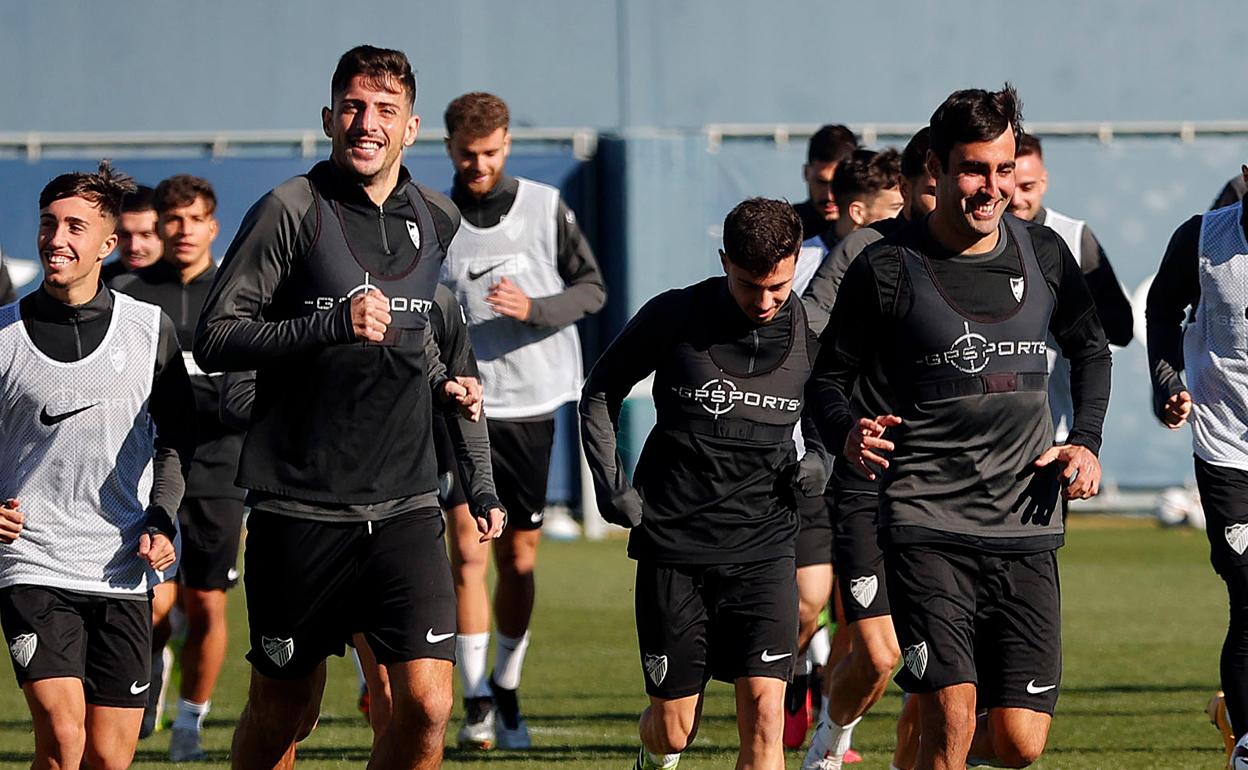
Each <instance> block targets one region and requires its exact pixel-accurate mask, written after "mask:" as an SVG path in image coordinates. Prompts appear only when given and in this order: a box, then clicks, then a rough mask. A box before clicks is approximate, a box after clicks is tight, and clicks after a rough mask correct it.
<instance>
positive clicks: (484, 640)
mask: <svg viewBox="0 0 1248 770" xmlns="http://www.w3.org/2000/svg"><path fill="white" fill-rule="evenodd" d="M489 652H490V632H489V631H483V632H482V633H479V634H457V635H456V636H455V663H456V665H457V666H458V668H459V680H460V682H462V683H463V685H464V697H465V698H482V697H485V696H487V695H489V694H490V685H489V682H488V681H486V678H485V664H486V658H487V657H488V656H489Z"/></svg>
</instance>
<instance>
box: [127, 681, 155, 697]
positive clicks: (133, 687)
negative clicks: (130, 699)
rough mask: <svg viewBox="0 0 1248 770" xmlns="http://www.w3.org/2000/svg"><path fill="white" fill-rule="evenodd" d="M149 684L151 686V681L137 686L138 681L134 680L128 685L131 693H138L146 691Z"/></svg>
mask: <svg viewBox="0 0 1248 770" xmlns="http://www.w3.org/2000/svg"><path fill="white" fill-rule="evenodd" d="M151 686H152V683H151V682H148V683H147V684H145V685H143V686H142V687H139V683H138V682H135V683H134V684H132V685H130V694H131V695H138V694H140V693H142V692H146V691H147V688H149V687H151Z"/></svg>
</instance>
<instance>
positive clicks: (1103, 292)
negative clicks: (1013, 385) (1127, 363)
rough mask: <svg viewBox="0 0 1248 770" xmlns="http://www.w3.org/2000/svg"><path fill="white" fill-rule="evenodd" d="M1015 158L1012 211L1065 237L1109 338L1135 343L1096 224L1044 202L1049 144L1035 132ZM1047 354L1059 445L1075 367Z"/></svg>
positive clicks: (1056, 353)
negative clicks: (1049, 206) (1046, 148)
mask: <svg viewBox="0 0 1248 770" xmlns="http://www.w3.org/2000/svg"><path fill="white" fill-rule="evenodd" d="M1014 162H1015V164H1016V165H1015V168H1014V182H1015V184H1014V197H1012V198H1011V199H1010V213H1011V214H1013V215H1014V216H1016V217H1018V218H1020V219H1026V220H1027V221H1028V222H1035V223H1036V224H1038V225H1044V226H1046V227H1048V228H1050V229H1052V230H1054V231H1055V232H1056V233H1057V234H1058V235H1060V236H1062V240H1063V241H1065V242H1066V246H1067V247H1068V248H1069V249H1070V253H1071V254H1072V255H1073V256H1074V258H1075V262H1076V263H1077V264H1078V265H1079V267H1080V269H1081V270H1082V271H1083V280H1085V281H1087V283H1088V289H1089V290H1090V291H1091V292H1092V300H1093V301H1094V302H1095V303H1096V312H1097V315H1098V316H1100V319H1101V326H1102V327H1104V329H1105V337H1106V338H1107V339H1108V340H1109V342H1110V344H1113V345H1118V346H1120V347H1121V346H1126V345H1128V344H1130V342H1131V338H1132V337H1133V336H1134V334H1135V316H1134V314H1133V313H1132V311H1131V300H1129V299H1127V295H1126V293H1125V292H1124V291H1123V289H1122V284H1120V283H1119V282H1118V276H1116V275H1114V268H1113V265H1111V264H1110V263H1109V257H1107V256H1105V250H1104V249H1103V248H1101V244H1100V241H1098V240H1097V239H1096V236H1095V235H1093V234H1092V228H1090V227H1088V225H1087V223H1085V222H1084V221H1083V220H1080V219H1074V218H1073V217H1068V216H1066V215H1065V214H1063V213H1061V212H1060V211H1055V210H1054V209H1051V208H1046V207H1045V205H1044V194H1045V192H1046V191H1047V190H1048V187H1049V174H1048V170H1047V169H1046V168H1045V167H1044V148H1043V147H1042V146H1041V144H1040V140H1039V139H1037V138H1036V137H1034V136H1032V135H1031V134H1026V133H1025V134H1023V138H1022V139H1020V140H1019V142H1018V150H1017V151H1016V155H1015V158H1014ZM1048 355H1049V407H1050V408H1051V409H1052V410H1053V427H1054V429H1055V431H1056V438H1057V442H1058V443H1059V444H1060V443H1062V442H1063V441H1065V440H1066V434H1067V433H1069V432H1070V421H1071V419H1072V418H1073V417H1074V406H1073V405H1072V404H1071V402H1070V365H1069V364H1068V363H1067V362H1066V359H1065V358H1063V357H1062V351H1061V348H1060V347H1059V346H1057V345H1052V344H1051V345H1050V347H1049V351H1048Z"/></svg>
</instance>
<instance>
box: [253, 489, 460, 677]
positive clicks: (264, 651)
mask: <svg viewBox="0 0 1248 770" xmlns="http://www.w3.org/2000/svg"><path fill="white" fill-rule="evenodd" d="M445 529H446V528H445V524H444V523H443V521H442V513H441V511H438V510H436V509H427V510H420V511H413V512H412V513H405V514H402V515H399V516H395V517H393V518H389V519H384V520H382V521H375V522H372V523H371V524H367V523H364V522H359V523H355V522H353V523H336V522H320V521H310V520H307V519H297V518H293V517H290V516H283V515H280V514H274V513H270V512H267V511H253V512H252V514H251V516H250V518H249V519H248V522H247V548H246V551H245V554H244V560H245V562H244V563H245V564H246V567H247V569H246V572H245V574H244V576H243V585H244V587H245V588H246V591H247V618H248V622H249V625H250V627H251V651H250V652H248V653H247V660H249V661H251V664H252V665H253V666H255V668H256V670H257V671H259V672H260V673H261V674H263V675H265V676H268V677H273V678H276V679H297V678H300V677H304V676H307V675H308V674H310V673H311V672H312V671H313V670H315V669H316V667H317V666H318V665H319V664H320V663H321V661H323V660H324V659H325V658H326V657H328V656H329V655H342V654H343V653H344V652H345V651H346V644H347V643H348V641H349V639H350V637H351V635H352V634H354V633H356V632H363V634H364V636H365V637H366V638H367V640H368V643H369V646H370V647H372V649H373V653H374V654H375V655H376V656H377V660H378V661H379V662H381V663H396V662H402V661H409V660H417V659H419V658H438V659H441V660H451V661H453V660H455V587H454V584H453V583H452V581H451V565H450V562H449V561H448V560H447V558H446V544H445V542H443V539H442V538H443V533H444V532H445Z"/></svg>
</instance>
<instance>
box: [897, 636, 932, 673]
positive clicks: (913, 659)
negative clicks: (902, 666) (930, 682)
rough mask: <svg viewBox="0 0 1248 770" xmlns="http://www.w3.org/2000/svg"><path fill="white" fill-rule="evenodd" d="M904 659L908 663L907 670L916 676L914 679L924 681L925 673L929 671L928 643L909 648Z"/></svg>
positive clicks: (920, 643) (904, 654)
mask: <svg viewBox="0 0 1248 770" xmlns="http://www.w3.org/2000/svg"><path fill="white" fill-rule="evenodd" d="M902 657H903V659H904V660H905V661H906V668H907V669H909V670H910V673H911V674H914V678H915V679H922V678H923V674H924V672H926V671H927V642H919V643H918V644H916V645H914V646H913V647H907V648H906V651H905V653H903V655H902Z"/></svg>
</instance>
